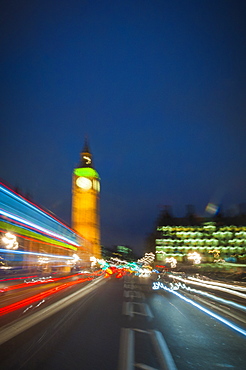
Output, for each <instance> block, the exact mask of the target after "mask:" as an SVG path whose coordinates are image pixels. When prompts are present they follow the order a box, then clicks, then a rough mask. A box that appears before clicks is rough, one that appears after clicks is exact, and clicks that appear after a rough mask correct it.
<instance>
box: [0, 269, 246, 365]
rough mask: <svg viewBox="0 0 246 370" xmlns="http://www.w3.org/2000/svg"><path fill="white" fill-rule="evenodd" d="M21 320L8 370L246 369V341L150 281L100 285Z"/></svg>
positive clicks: (9, 333) (9, 336)
mask: <svg viewBox="0 0 246 370" xmlns="http://www.w3.org/2000/svg"><path fill="white" fill-rule="evenodd" d="M58 308H59V309H58ZM49 312H50V313H52V314H51V315H50V316H49ZM19 317H20V318H21V320H19V321H14V322H12V323H11V324H9V325H8V326H7V327H6V326H3V327H2V328H1V330H0V342H1V346H0V356H1V357H0V358H1V368H2V369H4V370H12V369H14V370H18V369H23V370H27V369H30V370H41V369H42V370H43V369H45V370H49V369H52V370H53V369H59V370H66V369H69V370H70V369H73V370H77V369H79V370H81V369H85V370H87V369H88V370H90V369H92V370H97V369H100V370H102V369H105V370H106V369H107V370H110V369H112V370H115V369H119V370H130V369H131V370H133V369H149V370H150V369H169V370H170V369H173V370H175V369H180V370H188V369H195V370H197V369H206V370H207V369H221V368H231V369H237V370H238V369H239V370H240V369H245V368H246V352H245V336H244V335H242V334H240V333H238V332H236V331H235V330H232V329H231V328H230V327H228V326H226V325H224V324H223V323H221V322H219V321H218V320H216V319H215V318H213V317H210V316H208V315H207V314H206V313H204V312H202V311H200V310H198V309H197V308H196V307H194V306H192V305H189V304H188V303H187V302H185V301H184V300H182V299H180V298H179V297H178V296H176V295H174V294H172V293H170V292H168V291H164V290H162V291H161V290H158V291H154V290H152V282H151V281H150V280H148V279H146V278H138V277H130V276H125V277H124V278H122V279H115V278H114V277H112V278H110V279H104V278H102V277H99V278H96V279H94V280H93V281H92V282H89V283H88V284H87V285H86V286H83V289H82V287H81V286H77V288H76V290H75V289H74V290H73V291H70V292H69V294H68V292H64V293H63V294H62V295H60V296H59V300H58V301H57V302H55V301H54V300H53V301H52V304H50V305H49V306H46V305H45V304H44V305H43V308H42V305H41V307H39V308H38V310H37V312H35V310H34V312H33V313H31V314H30V313H29V314H28V311H26V312H25V313H24V308H22V309H21V313H20V314H19Z"/></svg>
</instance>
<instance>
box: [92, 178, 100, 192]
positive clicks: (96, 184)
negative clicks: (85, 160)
mask: <svg viewBox="0 0 246 370" xmlns="http://www.w3.org/2000/svg"><path fill="white" fill-rule="evenodd" d="M93 189H94V190H96V191H98V192H99V191H100V182H99V181H98V180H93Z"/></svg>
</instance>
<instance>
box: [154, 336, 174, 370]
mask: <svg viewBox="0 0 246 370" xmlns="http://www.w3.org/2000/svg"><path fill="white" fill-rule="evenodd" d="M149 332H150V335H151V339H152V343H153V345H154V348H155V352H156V354H157V356H158V359H159V362H160V364H161V366H162V368H163V369H168V370H177V367H176V365H175V362H174V360H173V357H172V355H171V352H170V351H169V348H168V346H167V343H166V341H165V339H164V338H163V335H162V334H161V332H159V331H157V330H149Z"/></svg>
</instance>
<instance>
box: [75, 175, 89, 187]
mask: <svg viewBox="0 0 246 370" xmlns="http://www.w3.org/2000/svg"><path fill="white" fill-rule="evenodd" d="M76 185H77V186H78V187H79V188H81V189H83V190H89V189H90V188H91V187H92V182H91V180H90V179H87V178H86V177H78V178H77V180H76Z"/></svg>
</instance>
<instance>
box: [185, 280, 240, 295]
mask: <svg viewBox="0 0 246 370" xmlns="http://www.w3.org/2000/svg"><path fill="white" fill-rule="evenodd" d="M188 279H190V280H194V281H200V282H203V283H204V280H202V279H197V278H194V277H192V276H188ZM208 283H209V284H211V285H217V286H222V287H227V288H228V289H236V290H240V291H242V292H246V287H243V286H240V285H231V284H225V283H220V282H217V281H210V280H209V281H208Z"/></svg>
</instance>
